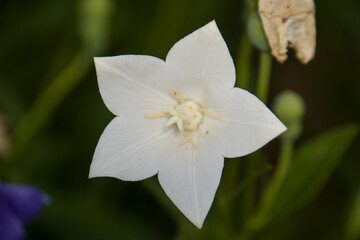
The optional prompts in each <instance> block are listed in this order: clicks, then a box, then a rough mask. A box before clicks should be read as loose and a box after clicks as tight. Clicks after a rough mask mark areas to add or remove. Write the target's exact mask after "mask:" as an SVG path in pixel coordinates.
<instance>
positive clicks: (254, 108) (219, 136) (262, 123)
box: [199, 88, 286, 157]
mask: <svg viewBox="0 0 360 240" xmlns="http://www.w3.org/2000/svg"><path fill="white" fill-rule="evenodd" d="M218 94H219V95H218ZM208 100H209V101H211V103H210V106H212V107H210V106H209V108H207V110H208V111H210V112H213V113H215V114H218V115H220V116H222V119H217V118H213V117H211V116H205V119H204V122H203V124H202V125H201V126H200V129H199V135H203V138H205V139H207V141H208V142H209V144H212V145H213V147H214V148H217V149H219V150H220V151H221V153H222V154H223V156H225V157H240V156H244V155H247V154H249V153H251V152H254V151H256V150H257V149H259V148H261V147H262V146H264V145H265V144H266V143H268V142H269V141H271V140H272V139H273V138H275V137H277V136H278V135H279V134H281V133H282V132H284V131H285V130H286V127H285V126H284V124H282V123H281V122H280V120H279V119H278V118H277V117H276V116H275V115H274V114H273V113H272V112H271V111H270V110H269V109H268V108H267V107H266V106H265V105H264V104H263V103H262V102H261V101H260V100H259V99H258V98H257V97H256V96H254V95H253V94H251V93H249V92H247V91H245V90H243V89H240V88H233V89H232V90H230V91H229V92H227V93H220V92H219V93H217V97H216V98H213V99H208ZM205 108H206V107H205Z"/></svg>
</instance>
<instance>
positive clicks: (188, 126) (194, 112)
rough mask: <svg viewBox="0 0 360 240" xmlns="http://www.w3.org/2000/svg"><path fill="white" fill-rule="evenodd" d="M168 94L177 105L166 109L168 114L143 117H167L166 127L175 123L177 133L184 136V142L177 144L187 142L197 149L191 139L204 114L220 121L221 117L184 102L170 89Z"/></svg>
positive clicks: (195, 104) (190, 101)
mask: <svg viewBox="0 0 360 240" xmlns="http://www.w3.org/2000/svg"><path fill="white" fill-rule="evenodd" d="M170 92H171V93H172V94H173V95H174V96H175V97H176V99H177V100H178V101H179V103H178V104H177V105H176V106H175V107H168V112H159V113H153V114H147V115H145V117H146V118H156V117H162V116H169V117H170V118H169V120H168V121H167V122H166V126H167V127H168V126H170V125H173V124H175V123H176V125H177V128H178V129H179V131H180V132H181V133H182V134H183V135H184V137H185V138H184V140H183V141H182V142H181V143H180V144H179V146H181V145H183V144H184V143H186V142H187V141H189V142H190V143H191V144H192V145H193V146H195V147H197V145H196V144H195V143H194V141H193V140H192V139H191V137H192V136H193V135H194V134H195V132H196V131H197V130H198V127H199V125H200V124H201V123H202V121H203V116H204V114H206V115H209V116H211V117H214V118H218V119H221V118H222V117H221V116H220V115H217V114H213V113H211V112H209V111H207V110H206V109H204V108H202V107H200V105H199V104H198V103H196V102H195V101H193V100H191V99H189V100H185V99H184V98H183V97H181V95H180V94H179V93H178V92H176V91H174V90H173V89H172V88H170Z"/></svg>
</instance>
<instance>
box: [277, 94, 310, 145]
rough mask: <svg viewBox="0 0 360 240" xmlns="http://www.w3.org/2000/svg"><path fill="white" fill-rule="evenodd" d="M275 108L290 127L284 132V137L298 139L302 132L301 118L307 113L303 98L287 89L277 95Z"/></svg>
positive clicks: (280, 117)
mask: <svg viewBox="0 0 360 240" xmlns="http://www.w3.org/2000/svg"><path fill="white" fill-rule="evenodd" d="M273 110H274V113H275V114H276V115H277V116H278V117H279V119H280V120H281V121H282V122H283V123H284V124H285V125H286V127H287V128H288V130H287V131H286V132H284V133H283V134H282V138H284V139H287V140H292V141H294V140H296V139H297V138H298V137H299V136H300V134H301V132H302V124H301V120H302V118H303V116H304V114H305V103H304V100H303V98H302V97H301V96H300V95H299V94H297V93H295V92H293V91H290V90H286V91H284V92H282V93H280V94H279V95H278V96H277V97H276V99H275V101H274V105H273Z"/></svg>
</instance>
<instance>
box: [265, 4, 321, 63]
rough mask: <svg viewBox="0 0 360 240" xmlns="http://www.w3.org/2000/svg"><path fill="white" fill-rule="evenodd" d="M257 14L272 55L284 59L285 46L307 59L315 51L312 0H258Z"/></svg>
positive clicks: (299, 56) (301, 59) (282, 60)
mask: <svg viewBox="0 0 360 240" xmlns="http://www.w3.org/2000/svg"><path fill="white" fill-rule="evenodd" d="M259 15H260V18H261V21H262V24H263V27H264V31H265V34H266V37H267V39H268V42H269V45H270V48H271V53H272V55H273V56H274V57H275V58H276V59H277V60H278V61H279V62H281V63H282V62H284V61H285V60H286V59H287V48H288V47H290V48H294V49H295V52H296V57H297V58H298V59H299V61H300V62H302V63H304V64H305V63H308V62H309V61H310V60H311V59H313V57H314V55H315V46H316V28H315V5H314V2H313V0H259Z"/></svg>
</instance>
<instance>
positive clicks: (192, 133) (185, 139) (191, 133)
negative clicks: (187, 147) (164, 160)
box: [179, 126, 197, 146]
mask: <svg viewBox="0 0 360 240" xmlns="http://www.w3.org/2000/svg"><path fill="white" fill-rule="evenodd" d="M196 130H197V126H195V127H194V129H193V130H192V131H191V132H190V133H189V135H187V136H186V137H185V138H184V140H183V141H182V142H181V143H180V144H179V146H181V145H183V144H184V143H186V142H187V141H190V138H191V137H192V135H194V133H195V132H196Z"/></svg>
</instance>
